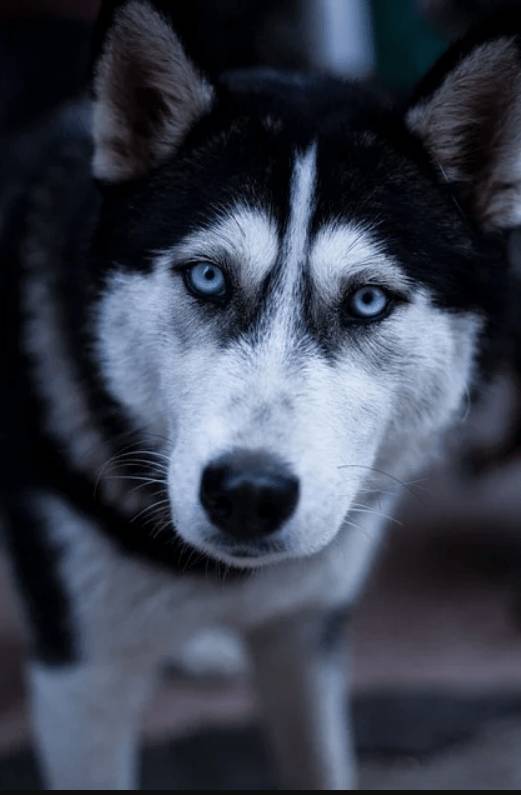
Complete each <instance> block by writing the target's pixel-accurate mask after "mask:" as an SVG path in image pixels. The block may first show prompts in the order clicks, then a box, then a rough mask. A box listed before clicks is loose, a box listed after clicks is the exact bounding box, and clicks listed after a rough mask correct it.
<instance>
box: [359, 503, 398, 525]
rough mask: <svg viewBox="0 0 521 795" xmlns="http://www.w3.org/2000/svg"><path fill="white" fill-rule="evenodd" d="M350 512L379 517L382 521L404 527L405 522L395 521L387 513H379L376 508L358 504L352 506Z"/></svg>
mask: <svg viewBox="0 0 521 795" xmlns="http://www.w3.org/2000/svg"><path fill="white" fill-rule="evenodd" d="M349 511H350V512H351V511H353V513H368V514H373V515H374V516H379V517H381V518H382V519H387V521H389V522H393V523H394V524H397V525H399V526H400V527H403V522H400V520H399V519H395V518H394V516H390V515H389V514H387V513H384V512H383V511H378V510H376V509H374V508H370V507H369V506H367V505H357V504H356V503H355V504H354V505H352V506H351V508H350V509H349Z"/></svg>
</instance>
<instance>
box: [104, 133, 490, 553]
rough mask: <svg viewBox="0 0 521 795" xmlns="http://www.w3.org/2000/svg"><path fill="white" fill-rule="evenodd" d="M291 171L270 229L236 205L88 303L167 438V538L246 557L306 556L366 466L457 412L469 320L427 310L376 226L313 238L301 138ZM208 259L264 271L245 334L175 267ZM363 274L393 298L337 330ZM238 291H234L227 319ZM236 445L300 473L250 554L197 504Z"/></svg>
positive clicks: (115, 382)
mask: <svg viewBox="0 0 521 795" xmlns="http://www.w3.org/2000/svg"><path fill="white" fill-rule="evenodd" d="M291 179H292V181H291V186H290V199H291V201H290V209H289V217H288V219H287V223H286V225H285V227H284V230H285V231H284V234H283V237H282V240H280V239H279V233H278V230H277V228H276V225H275V222H274V220H272V218H271V215H270V213H269V211H267V210H264V211H263V210H262V209H261V208H257V207H255V208H251V207H247V206H246V205H236V206H235V207H234V208H232V209H231V210H230V211H229V213H228V215H226V216H225V215H224V213H223V216H222V217H221V218H220V219H219V221H218V222H217V223H215V224H214V225H213V226H211V227H210V228H208V229H204V230H200V231H198V232H194V233H192V234H190V235H188V236H187V237H186V238H185V239H184V240H183V241H181V243H180V244H178V245H177V246H176V247H175V248H172V249H171V250H169V251H167V252H163V253H162V254H161V255H160V256H159V257H158V259H157V260H156V262H155V264H154V267H153V270H152V273H149V274H136V273H124V272H121V273H116V275H114V276H113V277H112V278H111V282H110V283H109V286H108V289H107V291H106V294H105V296H104V298H103V301H102V302H101V305H100V308H99V313H98V328H99V339H100V354H101V358H102V361H103V365H104V372H105V375H106V379H107V383H108V384H109V388H110V390H111V392H112V393H113V394H115V396H116V397H117V399H118V400H119V401H120V402H122V403H123V404H124V405H125V406H127V409H128V410H129V412H130V413H131V415H132V416H133V417H134V419H135V420H136V422H138V423H139V424H141V425H142V427H144V428H149V429H150V428H152V429H154V428H156V429H157V432H158V433H162V434H163V435H164V436H165V437H167V438H168V439H169V443H168V444H169V446H168V447H167V448H165V451H164V452H165V453H166V454H167V455H169V457H170V466H169V470H168V491H169V497H170V503H171V511H172V518H173V524H174V526H175V528H176V530H177V532H178V534H179V535H180V536H181V538H182V539H184V540H185V541H187V542H188V543H189V544H191V545H192V546H195V547H196V548H199V549H202V550H203V551H205V552H207V553H208V554H210V555H211V556H213V557H216V558H218V559H221V560H224V561H225V562H234V563H239V564H242V565H247V566H260V565H261V564H265V563H271V562H274V561H280V560H282V559H284V558H295V557H304V556H308V555H311V554H315V553H317V552H318V551H319V550H321V549H323V548H324V547H326V546H327V545H329V544H330V543H331V542H332V540H333V539H334V538H335V536H336V535H337V534H338V533H339V532H340V528H341V527H342V525H343V523H344V520H346V521H347V527H348V528H351V529H350V530H349V532H353V533H356V532H357V530H356V524H357V523H358V516H357V514H356V511H357V508H356V505H355V503H361V504H362V505H366V503H367V501H370V500H371V499H373V498H374V492H375V491H376V492H377V491H378V489H383V490H388V488H389V481H388V480H386V478H385V476H379V475H378V474H377V473H375V471H374V469H373V468H376V469H378V470H385V472H389V473H390V474H391V475H392V476H393V477H395V478H396V477H397V478H402V477H404V476H405V475H406V474H407V473H408V472H410V470H411V468H412V467H414V466H416V465H417V462H418V461H422V462H423V461H424V459H425V455H426V454H425V450H427V449H431V448H432V447H433V439H435V438H437V437H438V436H439V434H440V432H441V431H442V430H443V429H444V428H445V427H446V426H447V425H448V423H449V422H450V421H451V420H453V419H454V417H455V415H457V412H458V411H459V410H460V408H461V405H462V403H463V402H464V400H465V396H466V392H467V390H468V387H469V384H470V383H471V379H472V372H473V358H474V347H475V339H476V335H477V333H478V329H479V325H480V321H479V318H478V317H477V316H476V315H473V314H470V313H468V314H459V315H456V314H454V313H451V312H447V311H445V310H443V309H441V308H439V307H437V306H436V305H435V303H434V302H433V300H432V296H431V295H430V293H429V291H428V290H427V289H426V288H424V287H422V286H421V285H419V284H417V283H413V282H411V281H410V280H409V279H408V278H407V276H406V275H405V274H404V273H403V271H402V268H401V267H400V265H399V263H398V262H396V261H395V260H393V259H392V258H391V257H390V256H389V255H387V254H386V253H385V250H384V245H383V242H380V241H379V235H378V228H377V227H374V228H364V227H363V226H362V225H361V224H360V223H352V224H350V223H348V222H346V221H342V222H340V221H339V220H338V219H331V220H330V221H329V222H326V223H325V224H324V226H323V227H322V228H321V229H319V230H318V231H317V233H316V234H315V235H314V236H312V235H311V233H310V222H311V219H312V215H313V206H314V193H315V189H316V188H315V186H316V152H315V148H314V147H311V148H310V149H309V150H308V151H307V152H306V153H304V154H300V155H298V156H297V157H296V161H295V165H294V170H293V174H292V178H291ZM213 258H216V259H218V260H219V259H220V258H224V259H225V260H226V261H227V262H230V263H231V267H232V268H233V269H234V274H236V281H237V284H236V285H235V287H234V289H236V290H237V291H238V292H239V293H240V292H241V291H242V292H244V294H248V293H249V294H250V295H252V294H253V295H254V294H255V289H256V288H258V286H259V285H260V284H261V283H262V280H263V279H264V278H265V277H266V275H267V274H268V273H269V271H270V270H271V269H272V268H273V267H274V266H276V270H275V271H274V273H275V278H274V279H273V282H272V284H271V290H270V292H269V294H268V295H267V298H266V301H265V302H264V303H263V305H262V313H261V314H259V318H258V324H257V325H253V326H252V330H251V331H249V330H246V331H239V332H237V333H236V335H235V336H234V335H233V334H232V335H230V336H224V332H225V330H226V327H227V324H229V323H230V314H229V310H228V309H217V308H215V307H213V311H212V313H211V314H210V315H209V314H208V312H207V311H206V307H202V306H200V305H197V304H196V303H195V302H194V300H193V297H192V296H191V295H189V294H188V292H187V290H186V288H185V285H184V283H183V279H182V278H181V277H180V274H179V273H176V272H175V264H176V263H180V264H181V263H182V262H186V261H193V260H194V259H202V260H205V259H207V260H208V259H210V260H212V259H213ZM173 266H174V267H173ZM304 270H306V271H307V272H308V273H309V274H310V277H311V278H310V282H311V287H312V290H313V295H312V296H311V301H314V300H316V298H317V297H319V298H320V301H319V303H320V310H319V311H320V312H322V323H323V324H324V325H326V324H327V321H328V313H329V314H330V316H331V326H332V328H335V329H336V330H335V331H334V334H335V335H336V337H335V341H334V346H335V348H334V351H333V355H331V356H328V355H327V354H326V353H325V352H324V349H323V347H321V345H320V344H319V341H318V339H315V337H314V332H313V330H312V329H311V328H310V324H309V320H310V318H309V317H303V316H302V314H303V312H302V300H301V295H300V278H301V275H302V273H303V271H304ZM365 279H367V283H371V284H376V285H381V286H382V287H385V288H387V289H388V290H391V291H393V290H395V291H397V292H400V293H402V294H403V296H404V297H406V299H407V300H406V301H405V302H403V303H401V304H399V305H397V307H396V308H395V309H394V310H393V311H391V313H390V314H389V316H388V317H386V318H385V319H384V320H382V321H381V322H380V321H377V322H375V323H374V324H371V325H370V327H367V328H366V329H365V331H364V333H363V334H361V333H359V332H358V333H357V331H356V330H353V329H351V330H350V331H349V332H347V330H344V328H343V326H342V324H341V323H339V319H338V316H337V313H338V311H339V310H338V303H339V299H340V298H341V295H342V290H345V284H346V283H347V284H349V281H350V280H351V281H353V280H354V282H355V283H358V284H359V283H360V281H364V280H365ZM239 300H240V295H239V296H234V295H233V294H232V296H231V298H230V302H231V304H232V314H233V311H235V312H236V311H237V305H239V306H240V304H238V301H239ZM234 301H237V304H236V305H235V309H233V302H234ZM219 312H222V314H219ZM236 449H243V450H244V449H247V450H255V449H262V450H263V451H264V452H265V453H268V454H270V453H271V454H273V455H274V456H276V457H277V458H278V459H282V460H283V461H284V462H285V463H286V465H287V467H288V468H289V470H290V471H291V473H292V474H293V476H295V477H296V478H297V479H298V481H299V487H300V491H299V500H298V504H297V505H296V507H295V510H294V513H293V514H292V515H291V516H290V517H289V518H288V519H287V520H286V522H285V524H284V525H283V526H282V528H281V529H280V531H278V532H277V533H276V534H275V536H276V537H275V538H274V544H273V546H272V548H267V547H264V548H263V549H262V551H261V552H259V553H258V555H257V557H243V556H242V555H241V551H240V549H239V548H238V551H236V552H233V550H232V551H231V552H230V551H229V549H230V548H229V546H227V543H231V542H230V539H226V538H225V536H224V533H223V532H222V531H221V530H220V529H219V528H217V527H216V526H214V525H213V524H212V522H211V520H210V518H209V516H208V515H207V513H206V511H205V510H204V508H203V506H202V504H201V502H200V487H201V477H202V473H203V471H204V469H205V467H207V466H208V465H209V464H210V463H212V462H213V461H215V460H216V459H217V458H219V457H220V456H221V455H223V454H225V453H228V452H230V451H233V450H236ZM394 482H395V481H394ZM368 495H372V497H371V496H368ZM366 507H367V506H366Z"/></svg>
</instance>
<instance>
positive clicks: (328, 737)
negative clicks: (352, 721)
mask: <svg viewBox="0 0 521 795" xmlns="http://www.w3.org/2000/svg"><path fill="white" fill-rule="evenodd" d="M345 616H346V611H342V613H336V612H335V613H331V614H329V615H327V614H326V615H324V614H323V613H321V614H313V615H310V614H307V615H296V616H291V617H288V618H286V619H285V620H282V621H279V622H277V623H276V624H269V625H267V626H263V627H262V628H261V629H260V630H257V631H256V632H254V633H253V634H251V635H250V637H249V639H248V640H249V648H250V651H251V653H252V658H253V665H254V672H255V679H256V685H257V690H258V694H259V697H260V701H261V703H260V707H261V709H262V711H263V712H264V717H265V724H266V729H267V732H268V739H269V741H270V745H271V748H272V752H273V754H274V757H275V763H276V766H277V769H278V773H279V776H280V778H281V780H280V782H279V784H280V785H281V786H282V787H283V788H284V789H333V790H335V789H336V790H342V789H352V788H353V786H354V765H353V755H352V750H351V731H350V726H349V717H348V710H347V705H346V701H345V692H346V680H347V666H348V657H347V655H346V653H345V652H346V646H347V642H344V641H345V621H343V620H342V619H343V617H345Z"/></svg>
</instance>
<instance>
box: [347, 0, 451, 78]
mask: <svg viewBox="0 0 521 795" xmlns="http://www.w3.org/2000/svg"><path fill="white" fill-rule="evenodd" d="M345 1H346V2H349V0H345ZM370 3H371V11H372V23H373V32H374V46H375V60H376V75H377V78H378V79H379V80H380V82H382V83H383V85H385V86H386V87H387V88H390V89H393V90H404V91H405V90H407V89H409V88H410V87H411V86H412V85H414V83H415V82H416V81H417V80H418V79H419V78H420V77H421V76H422V75H423V74H425V72H426V70H427V69H428V68H429V66H431V64H432V63H433V62H434V61H435V60H436V58H437V57H438V56H439V55H441V53H442V52H443V51H444V50H445V48H446V46H447V41H446V40H445V39H444V38H443V37H442V36H440V35H439V34H438V33H437V32H436V31H435V30H434V29H433V28H432V26H431V25H430V24H429V22H428V21H427V20H426V19H425V17H424V16H422V15H421V14H420V12H419V3H418V2H417V0H370Z"/></svg>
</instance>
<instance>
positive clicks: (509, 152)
mask: <svg viewBox="0 0 521 795" xmlns="http://www.w3.org/2000/svg"><path fill="white" fill-rule="evenodd" d="M517 29H518V30H519V29H520V28H517ZM514 30H515V28H514ZM406 123H407V125H408V127H409V128H410V129H411V130H413V131H414V132H415V133H417V135H419V136H420V138H421V139H422V140H423V143H424V145H425V146H426V147H427V149H428V150H429V152H430V154H431V156H432V158H433V160H434V161H435V163H436V164H437V165H438V166H439V168H440V170H441V172H442V174H443V175H444V176H445V178H446V179H447V180H448V181H449V182H454V183H459V188H460V190H461V192H462V197H463V199H464V201H465V203H466V205H467V207H469V208H470V210H471V212H472V213H474V215H475V217H476V218H477V219H478V221H479V222H480V223H481V224H482V225H483V226H484V227H486V228H487V229H489V230H499V229H508V228H512V227H514V226H517V225H519V224H520V223H521V38H520V36H519V35H516V34H515V33H510V34H505V33H498V34H497V35H490V34H489V36H488V37H487V38H483V37H481V40H479V39H478V40H476V39H475V38H474V40H470V39H467V40H466V41H464V42H463V43H461V44H459V45H455V46H454V48H452V49H451V50H449V52H448V53H447V54H446V55H445V56H444V57H443V58H442V59H441V61H440V62H439V63H438V64H437V65H436V66H435V67H434V69H433V70H432V72H431V73H430V74H429V75H427V77H426V78H425V80H424V81H423V82H422V83H421V84H420V86H419V89H418V91H417V94H416V97H415V98H414V100H413V102H412V103H411V104H410V106H409V108H408V111H407V114H406Z"/></svg>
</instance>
